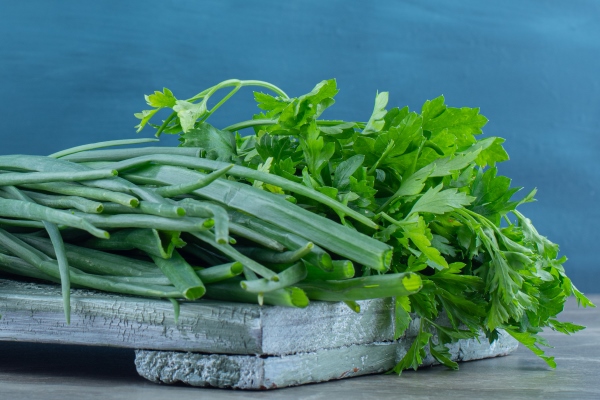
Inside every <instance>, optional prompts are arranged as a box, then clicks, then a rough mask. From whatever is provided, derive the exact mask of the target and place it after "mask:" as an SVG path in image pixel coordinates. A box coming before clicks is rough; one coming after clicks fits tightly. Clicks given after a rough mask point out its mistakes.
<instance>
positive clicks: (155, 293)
mask: <svg viewBox="0 0 600 400" xmlns="http://www.w3.org/2000/svg"><path fill="white" fill-rule="evenodd" d="M0 244H1V245H2V246H4V247H5V248H7V249H8V250H9V251H10V252H11V253H12V254H15V255H16V256H18V257H20V258H21V259H23V260H25V261H26V262H28V263H30V264H32V265H33V266H35V267H36V268H38V269H39V270H41V271H42V272H44V273H45V274H48V275H51V276H53V277H54V278H57V279H58V278H59V277H60V273H59V271H58V264H57V263H56V261H53V260H48V259H42V258H40V257H39V256H38V255H36V253H34V252H32V251H31V250H34V249H33V248H31V246H29V245H28V244H26V243H25V242H23V241H21V240H19V239H18V238H17V237H15V236H13V235H11V234H10V233H8V232H6V231H5V230H3V229H0ZM70 279H71V283H73V284H76V285H79V286H84V287H88V288H92V289H97V290H103V291H106V292H114V293H122V294H129V295H135V296H146V297H158V298H171V297H172V298H181V297H182V294H181V292H179V291H177V290H175V289H174V288H173V289H169V288H165V287H164V286H155V285H140V284H130V283H126V282H121V281H115V280H109V279H104V278H102V277H101V276H97V275H91V274H86V273H84V272H81V271H79V270H78V269H76V268H71V270H70Z"/></svg>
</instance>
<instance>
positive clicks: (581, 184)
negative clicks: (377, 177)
mask: <svg viewBox="0 0 600 400" xmlns="http://www.w3.org/2000/svg"><path fill="white" fill-rule="evenodd" d="M367 3H371V5H370V6H366V4H367ZM484 3H485V4H484ZM497 3H498V4H491V3H490V2H481V1H471V0H469V1H465V0H462V1H460V2H447V1H442V0H429V1H406V2H400V1H377V2H365V1H362V2H358V1H356V2H352V1H341V0H338V1H331V0H330V1H323V0H320V1H317V0H306V1H296V2H282V1H241V0H240V1H191V0H187V1H165V0H161V1H156V0H152V1H137V2H136V1H99V0H98V1H94V2H75V1H47V0H46V1H39V0H36V1H33V0H31V1H24V2H8V1H3V2H1V3H0V120H1V125H0V126H1V127H0V154H12V153H29V154H48V153H50V152H54V151H57V150H60V149H63V148H66V147H70V146H75V145H78V144H82V143H87V142H93V141H100V140H109V139H117V138H129V137H135V136H136V135H135V132H134V129H133V126H134V125H135V124H136V123H137V120H135V119H134V118H133V116H132V114H133V113H134V112H137V111H139V110H140V109H142V108H144V106H145V103H144V99H143V97H142V95H143V94H147V93H150V92H152V91H153V90H156V89H160V88H162V87H163V86H166V87H169V88H170V89H172V90H173V91H174V92H175V94H176V95H178V96H181V97H188V96H192V95H193V94H195V93H197V92H198V91H199V90H201V89H203V88H205V87H207V86H210V85H212V84H214V83H216V82H219V81H221V80H224V79H227V78H232V77H235V78H242V79H262V80H268V81H270V82H273V83H275V84H276V85H279V86H280V87H282V88H284V89H285V90H286V91H287V92H288V93H290V94H292V95H297V94H302V93H305V92H306V91H308V90H310V89H311V88H312V87H313V85H314V84H316V83H317V82H319V81H320V80H322V79H326V78H331V77H335V78H337V80H338V85H339V86H340V87H341V89H342V91H341V92H340V94H339V95H338V102H337V104H336V107H335V108H334V109H333V110H332V111H333V112H334V114H335V115H333V114H328V115H327V117H332V118H334V117H339V118H347V119H357V120H365V119H366V118H368V116H369V115H370V111H371V109H372V103H373V98H374V95H375V92H376V91H377V90H380V91H381V90H387V91H389V92H390V93H391V97H390V99H391V101H390V103H392V104H394V105H400V106H403V105H409V106H411V107H412V108H419V107H420V105H421V104H422V102H423V101H424V100H426V99H431V98H433V97H436V96H438V95H439V94H444V95H445V96H446V99H447V102H448V104H450V105H452V106H470V107H481V109H482V113H483V114H484V115H486V116H487V117H488V118H489V119H490V122H489V124H488V125H487V127H486V129H485V133H486V134H487V135H495V136H502V137H504V138H506V139H507V142H506V147H507V149H508V151H509V154H510V155H511V158H512V159H511V161H509V162H508V163H505V164H503V165H500V173H502V174H504V175H507V176H510V177H512V178H513V182H514V184H515V185H517V186H524V187H526V188H527V189H530V188H532V187H538V188H539V192H538V199H539V201H538V203H535V204H528V205H525V206H523V207H522V211H523V212H524V213H526V214H527V215H528V216H529V217H530V218H531V219H532V220H533V222H534V223H535V224H536V226H537V227H538V229H539V231H540V232H541V233H542V234H545V235H546V236H548V237H549V238H550V239H551V240H553V241H555V242H557V243H559V244H561V249H562V251H563V253H564V254H566V255H567V256H568V257H569V259H570V261H569V263H568V264H567V267H568V270H569V273H570V275H571V276H572V277H573V279H574V281H575V283H576V284H577V285H578V286H579V287H580V289H582V290H584V291H587V292H596V293H598V292H600V285H599V283H600V272H599V271H600V269H599V268H598V267H599V266H598V261H597V258H596V254H595V251H596V250H597V247H596V246H597V244H596V237H597V233H596V229H597V225H598V223H599V222H600V211H599V207H598V199H599V195H598V191H599V189H598V183H600V179H599V178H600V167H599V166H598V156H599V155H600V139H599V137H600V136H599V134H600V132H599V131H600V78H599V77H598V75H599V73H600V22H599V20H600V3H599V2H597V1H594V0H589V1H571V2H564V1H560V2H559V1H544V2H532V1H517V0H510V1H504V2H497ZM500 3H501V5H500ZM238 97H239V98H238V99H237V100H236V101H233V102H232V103H231V104H228V106H227V107H225V108H224V109H222V111H221V110H220V114H218V115H216V116H215V117H214V118H213V119H212V122H213V123H214V124H215V125H217V126H224V125H227V124H228V122H230V121H231V120H234V121H237V120H240V119H241V118H244V117H245V116H248V115H250V113H253V112H254V111H255V109H254V106H252V105H251V104H252V101H251V94H250V92H249V91H248V92H245V93H242V94H240V95H238ZM227 114H229V115H230V117H228V116H227ZM231 115H233V117H231ZM145 135H146V136H148V135H150V132H145ZM167 142H168V143H173V144H174V143H175V141H174V140H173V138H169V140H167Z"/></svg>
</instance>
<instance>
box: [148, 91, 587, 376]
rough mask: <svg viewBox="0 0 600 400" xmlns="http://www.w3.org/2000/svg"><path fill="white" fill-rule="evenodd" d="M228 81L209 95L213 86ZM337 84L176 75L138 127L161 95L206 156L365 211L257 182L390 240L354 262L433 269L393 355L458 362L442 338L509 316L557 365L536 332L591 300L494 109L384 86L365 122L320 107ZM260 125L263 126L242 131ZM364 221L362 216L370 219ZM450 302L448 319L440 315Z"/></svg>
mask: <svg viewBox="0 0 600 400" xmlns="http://www.w3.org/2000/svg"><path fill="white" fill-rule="evenodd" d="M244 86H258V87H262V88H265V89H268V90H270V91H272V92H274V93H275V95H271V94H266V93H262V92H255V93H254V98H255V100H256V102H257V105H258V107H259V109H260V110H261V112H260V113H258V114H256V115H254V116H253V117H252V119H249V120H245V121H242V122H238V123H235V124H233V125H230V126H228V127H226V128H224V129H217V128H215V127H213V126H211V125H209V124H208V123H207V122H206V120H207V119H208V117H210V115H212V114H213V113H214V112H215V111H216V110H217V109H218V108H219V107H220V106H221V105H222V104H223V103H224V102H225V101H227V99H229V98H230V97H231V96H232V95H233V94H235V93H236V92H237V91H238V90H239V89H240V88H242V87H244ZM223 88H230V91H229V92H228V93H227V95H225V96H224V97H223V98H221V100H220V101H218V102H217V103H216V105H215V106H213V107H212V108H209V107H208V100H209V99H210V98H211V97H212V96H214V95H215V93H217V92H218V91H219V90H220V89H223ZM337 93H338V89H337V85H336V81H335V80H333V79H331V80H326V81H322V82H321V83H319V84H318V85H316V86H315V87H314V89H313V90H311V91H310V92H309V93H307V94H305V95H302V96H299V97H294V98H291V97H288V96H287V95H286V93H285V92H283V91H282V90H281V89H279V88H277V87H275V86H274V85H271V84H269V83H266V82H261V81H241V80H228V81H225V82H222V83H220V84H218V85H215V86H213V87H211V88H209V89H207V90H205V91H203V92H201V93H199V94H198V95H196V96H194V97H193V98H191V99H188V100H178V99H177V98H175V96H174V95H173V93H172V92H171V91H169V90H168V89H164V90H163V91H162V92H155V93H154V94H152V95H149V96H146V100H147V102H148V104H149V105H150V106H152V109H151V110H146V111H143V112H142V113H139V114H136V116H137V117H138V118H139V119H141V123H140V124H139V125H138V131H139V130H141V129H142V128H143V127H144V126H145V125H146V124H148V123H149V121H150V119H151V118H152V117H153V116H154V115H155V114H156V113H157V112H158V111H159V110H161V109H163V108H166V109H171V110H172V113H171V115H170V116H169V117H168V118H166V119H165V120H164V121H163V123H162V124H161V125H153V126H155V128H157V136H158V135H160V134H161V133H170V134H179V135H180V141H181V146H183V147H199V148H202V149H203V157H205V158H209V159H213V160H219V161H226V162H233V163H235V164H238V165H242V166H245V167H249V168H252V169H255V170H258V171H262V172H266V173H269V174H273V175H277V176H279V177H282V178H285V179H287V180H289V181H291V182H296V183H299V184H302V185H305V186H307V187H309V188H311V189H314V190H316V191H318V192H320V193H322V194H323V195H325V196H328V197H330V198H331V199H333V200H336V201H337V202H339V203H342V204H344V205H346V206H348V207H350V208H351V209H353V210H355V211H357V212H358V213H359V214H360V215H362V216H364V217H366V218H368V221H367V222H369V223H368V224H367V223H360V222H361V221H358V220H357V219H356V218H353V220H350V219H349V218H348V215H345V214H344V213H343V212H341V211H340V210H339V209H336V208H333V207H329V206H326V205H324V204H323V203H322V202H317V201H315V200H313V199H310V198H308V197H303V196H302V195H300V194H298V193H291V192H289V191H287V190H285V189H284V188H282V187H280V186H276V185H273V184H268V183H265V182H261V181H258V180H253V179H245V180H243V179H242V181H245V182H246V183H247V184H249V185H252V186H254V187H257V188H260V189H263V190H265V191H268V192H272V193H275V194H279V195H281V196H285V198H286V199H288V200H290V201H293V202H295V203H297V204H298V205H300V206H301V207H303V208H305V209H307V210H310V211H312V212H314V213H316V214H319V215H322V216H326V217H327V218H330V219H332V220H335V221H336V222H339V223H341V224H344V225H346V226H348V227H351V228H353V229H356V230H358V231H360V232H361V233H363V234H367V235H369V236H371V237H373V238H375V239H377V240H379V241H381V242H384V243H386V244H388V245H390V246H392V247H393V258H392V263H391V267H390V269H389V271H376V270H373V269H371V268H360V267H359V268H357V269H356V270H357V276H367V275H372V274H378V273H386V272H390V273H399V272H414V273H417V274H419V275H420V277H421V278H422V280H423V288H422V289H421V290H420V291H419V292H418V293H416V294H412V295H410V296H404V297H398V298H396V299H395V301H396V308H395V313H396V332H395V335H396V337H397V338H398V337H400V336H402V335H403V334H404V332H405V331H406V329H407V328H408V327H409V324H410V323H411V321H412V319H413V318H419V323H418V329H419V331H418V334H417V337H416V339H415V340H414V342H413V343H412V346H411V347H410V349H409V351H408V352H407V354H406V355H405V356H404V358H403V359H402V360H401V361H400V362H399V363H398V365H397V366H396V367H395V368H394V371H396V372H398V373H400V372H401V371H402V370H404V369H407V368H415V369H416V368H417V367H418V366H419V365H420V364H421V363H422V360H423V357H424V356H425V349H426V348H427V346H428V348H429V350H430V352H431V354H432V355H433V356H434V357H435V358H436V359H437V360H438V361H440V362H441V363H443V364H445V365H446V366H448V367H450V368H453V369H456V368H457V365H456V363H455V362H453V361H451V360H450V358H449V354H448V348H447V347H446V345H447V344H448V343H451V342H453V341H456V340H459V339H465V338H476V337H478V336H479V334H480V332H481V331H483V332H484V333H485V335H486V336H487V338H488V339H489V340H490V342H492V341H493V340H494V339H496V338H497V337H498V334H499V330H500V329H502V330H504V331H506V332H507V333H508V334H510V335H511V336H513V337H514V338H516V339H517V340H518V341H519V342H521V343H522V344H524V345H525V346H527V347H528V348H529V349H530V350H532V351H533V352H534V353H535V354H537V355H538V356H540V357H541V358H542V359H544V361H546V363H547V364H548V365H549V366H551V367H555V366H556V364H555V362H554V359H553V357H549V356H546V355H545V353H544V351H543V350H542V349H541V348H540V346H549V344H548V343H547V342H546V341H545V340H544V339H543V338H542V337H541V336H540V335H539V333H540V332H541V331H542V329H543V328H545V327H550V328H551V329H554V330H557V331H560V332H563V333H565V334H571V333H573V332H576V331H579V330H581V329H583V328H584V327H583V326H580V325H576V324H573V323H569V322H560V321H559V320H557V319H556V316H557V315H558V314H559V313H560V312H561V311H562V310H563V306H564V303H565V301H566V299H567V298H568V297H569V296H571V295H574V296H575V297H576V299H577V302H578V303H579V304H580V305H582V306H583V307H587V306H592V307H593V306H594V305H593V304H592V303H591V302H590V301H589V300H588V299H587V298H586V297H585V296H584V295H583V294H582V293H581V292H580V291H578V290H577V288H576V287H575V286H574V285H573V283H572V282H571V280H570V279H569V278H568V277H567V275H566V273H565V270H564V267H563V264H564V262H565V261H566V258H565V257H559V249H558V245H556V244H554V243H552V242H551V241H550V240H548V239H547V238H546V237H544V236H541V235H540V234H539V233H538V232H537V230H536V229H535V227H534V226H533V225H532V223H531V221H530V220H529V219H528V218H527V217H525V216H524V215H523V214H522V213H521V212H519V211H517V207H518V206H519V205H521V204H523V203H528V202H532V201H534V195H535V190H532V191H531V192H530V193H529V194H527V195H526V196H524V197H523V198H522V199H521V200H518V201H517V200H513V195H514V194H515V193H516V192H517V191H519V190H520V188H513V187H511V180H510V179H509V178H507V177H504V176H500V175H498V170H497V167H496V164H497V163H500V162H503V161H506V160H508V154H507V153H506V151H505V149H504V148H503V146H502V143H503V142H504V139H502V138H496V137H489V138H486V139H478V138H477V136H478V135H480V134H481V133H482V128H483V126H484V125H485V124H486V123H487V119H486V118H485V117H484V116H483V115H481V114H480V113H479V109H478V108H466V107H465V108H453V107H448V106H446V104H445V100H444V97H443V96H440V97H438V98H436V99H434V100H430V101H426V102H425V104H424V105H423V107H422V109H421V111H420V112H415V111H410V110H409V109H408V107H403V108H397V107H393V108H390V109H387V105H388V93H387V92H382V93H378V94H377V95H376V98H375V106H374V109H373V112H372V114H371V116H370V118H369V119H368V121H366V122H355V121H342V120H326V119H321V115H322V114H323V112H324V111H325V110H326V109H328V108H329V107H331V106H332V105H333V104H334V103H335V100H334V97H335V95H336V94H337ZM246 128H252V129H253V130H254V134H251V135H245V136H242V135H240V134H239V131H241V130H243V129H246ZM363 222H364V221H363ZM443 315H445V316H446V317H447V320H448V324H446V325H440V323H439V322H437V321H438V320H437V318H438V317H440V316H443Z"/></svg>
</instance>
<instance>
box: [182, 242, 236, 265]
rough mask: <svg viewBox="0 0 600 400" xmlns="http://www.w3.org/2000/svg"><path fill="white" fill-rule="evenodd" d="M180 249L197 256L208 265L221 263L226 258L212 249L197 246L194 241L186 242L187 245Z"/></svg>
mask: <svg viewBox="0 0 600 400" xmlns="http://www.w3.org/2000/svg"><path fill="white" fill-rule="evenodd" d="M193 239H194V238H193V237H192V240H193ZM180 251H181V252H183V253H186V254H188V255H190V256H192V257H195V258H197V259H198V260H200V261H201V262H203V263H205V265H209V266H212V265H219V264H223V262H225V261H227V260H228V258H226V257H224V256H221V255H217V254H216V253H214V252H212V251H209V250H207V249H205V248H203V247H201V246H198V245H197V244H196V243H188V244H187V245H185V246H184V247H182V248H181V249H180Z"/></svg>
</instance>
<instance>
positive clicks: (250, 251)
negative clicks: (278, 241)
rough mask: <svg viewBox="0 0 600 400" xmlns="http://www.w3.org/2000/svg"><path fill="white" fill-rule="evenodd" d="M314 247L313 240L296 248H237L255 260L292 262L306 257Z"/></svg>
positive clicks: (276, 262)
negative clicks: (274, 249) (281, 250)
mask: <svg viewBox="0 0 600 400" xmlns="http://www.w3.org/2000/svg"><path fill="white" fill-rule="evenodd" d="M313 247H314V244H313V243H312V242H307V243H306V245H304V246H303V247H300V248H298V249H296V250H291V251H283V252H276V251H272V250H268V249H261V248H259V247H245V246H237V247H236V249H237V250H238V251H239V252H240V253H242V254H244V255H246V256H248V257H250V258H252V259H253V260H256V261H260V262H265V263H272V264H291V263H295V262H298V261H299V260H300V259H301V258H303V257H306V256H307V255H308V254H309V253H310V252H311V250H312V248H313Z"/></svg>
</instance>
